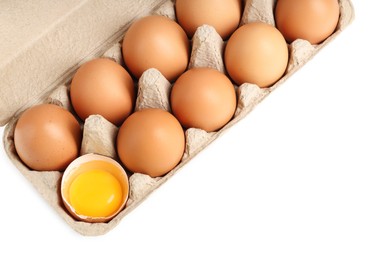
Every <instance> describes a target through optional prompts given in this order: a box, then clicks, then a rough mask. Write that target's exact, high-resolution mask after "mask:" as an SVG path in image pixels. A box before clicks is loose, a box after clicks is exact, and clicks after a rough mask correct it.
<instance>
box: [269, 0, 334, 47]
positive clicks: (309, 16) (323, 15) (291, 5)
mask: <svg viewBox="0 0 390 260" xmlns="http://www.w3.org/2000/svg"><path fill="white" fill-rule="evenodd" d="M339 15H340V7H339V2H338V0H315V1H314V0H294V1H291V0H278V1H277V4H276V8H275V20H276V26H277V27H278V29H279V30H280V31H281V32H282V34H283V35H284V37H285V38H286V40H287V41H288V42H293V41H295V40H296V39H304V40H307V41H309V42H310V43H311V44H318V43H321V42H322V41H324V40H325V39H326V38H328V37H329V36H330V35H331V34H332V33H333V32H334V31H335V29H336V26H337V23H338V21H339Z"/></svg>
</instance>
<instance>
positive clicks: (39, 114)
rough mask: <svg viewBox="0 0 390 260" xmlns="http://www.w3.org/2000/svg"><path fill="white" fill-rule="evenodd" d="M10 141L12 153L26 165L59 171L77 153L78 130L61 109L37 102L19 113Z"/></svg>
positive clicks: (68, 115)
mask: <svg viewBox="0 0 390 260" xmlns="http://www.w3.org/2000/svg"><path fill="white" fill-rule="evenodd" d="M14 141H15V148H16V152H17V153H18V155H19V157H20V159H21V160H22V161H23V162H24V163H25V164H26V165H27V166H28V167H29V168H31V169H33V170H37V171H62V170H64V169H65V168H66V167H67V166H68V164H69V163H70V162H72V161H73V160H74V159H75V158H76V157H77V156H78V155H79V149H80V143H81V129H80V125H79V123H78V122H77V120H76V118H75V117H74V116H73V115H72V114H71V113H70V112H69V111H67V110H65V109H64V108H61V107H59V106H56V105H51V104H44V105H38V106H34V107H32V108H30V109H28V110H26V111H25V112H23V114H22V115H21V116H20V118H19V120H18V122H17V123H16V126H15V133H14Z"/></svg>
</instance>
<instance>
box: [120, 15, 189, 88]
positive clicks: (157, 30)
mask: <svg viewBox="0 0 390 260" xmlns="http://www.w3.org/2000/svg"><path fill="white" fill-rule="evenodd" d="M189 46H190V44H189V40H188V38H187V35H186V33H185V32H184V30H183V29H182V28H181V27H180V25H178V24H177V23H176V22H175V21H172V20H171V19H169V18H166V17H164V16H157V15H155V16H147V17H144V18H141V19H140V20H138V21H136V22H134V23H133V24H132V25H131V26H130V28H129V29H128V31H127V32H126V35H125V37H124V39H123V44H122V52H123V58H124V60H125V63H126V66H127V67H128V69H129V70H130V72H131V73H132V74H133V75H134V76H135V77H137V78H140V77H141V75H142V73H143V72H144V71H145V70H147V69H150V68H155V69H157V70H159V71H160V72H161V73H162V74H163V75H164V77H166V78H167V79H168V80H169V81H174V80H175V79H176V78H177V77H178V76H179V75H180V74H181V73H183V72H184V71H185V70H186V68H187V65H188V61H189V55H190V47H189Z"/></svg>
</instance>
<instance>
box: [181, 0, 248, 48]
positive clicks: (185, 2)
mask: <svg viewBox="0 0 390 260" xmlns="http://www.w3.org/2000/svg"><path fill="white" fill-rule="evenodd" d="M175 10H176V17H177V20H178V22H179V24H180V25H181V26H182V27H183V28H184V30H185V31H186V33H187V35H188V37H190V38H192V36H193V35H194V33H195V31H196V29H197V28H198V27H200V26H202V25H204V24H208V25H211V26H213V27H214V28H215V30H216V31H217V32H218V33H219V35H220V36H221V37H222V38H223V39H225V40H226V39H227V38H228V37H229V36H230V35H231V34H232V33H233V32H234V30H236V29H237V27H238V25H239V23H240V20H241V13H242V1H241V0H176V5H175Z"/></svg>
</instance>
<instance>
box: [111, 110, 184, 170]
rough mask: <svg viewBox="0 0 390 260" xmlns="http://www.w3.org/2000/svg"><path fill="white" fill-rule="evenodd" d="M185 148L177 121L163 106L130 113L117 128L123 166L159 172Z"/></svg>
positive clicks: (171, 165) (175, 162)
mask: <svg viewBox="0 0 390 260" xmlns="http://www.w3.org/2000/svg"><path fill="white" fill-rule="evenodd" d="M184 148H185V136H184V131H183V129H182V127H181V125H180V123H179V121H178V120H177V119H176V118H175V117H174V116H173V115H172V114H170V113H169V112H167V111H165V110H162V109H154V108H149V109H143V110H140V111H137V112H135V113H133V114H132V115H131V116H130V117H129V118H128V119H126V121H125V122H124V123H123V125H122V126H121V128H120V129H119V133H118V137H117V149H118V155H119V158H120V160H121V161H122V163H123V164H124V165H125V167H126V168H127V169H128V170H130V171H132V172H136V173H144V174H148V175H150V176H151V177H157V176H162V175H164V174H166V173H168V172H169V171H170V170H172V169H173V168H174V167H175V166H176V165H177V164H178V163H179V162H180V160H181V158H182V156H183V153H184Z"/></svg>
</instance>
